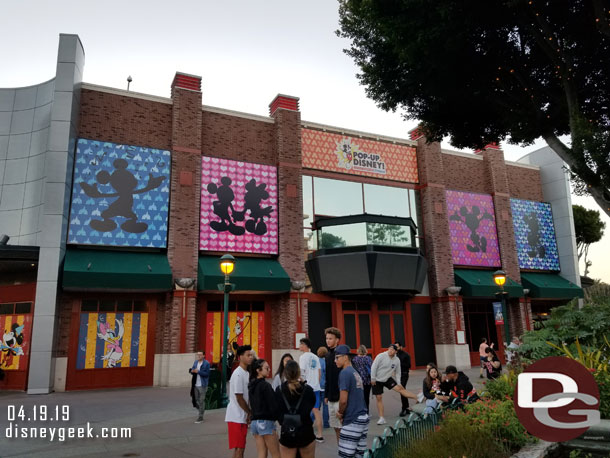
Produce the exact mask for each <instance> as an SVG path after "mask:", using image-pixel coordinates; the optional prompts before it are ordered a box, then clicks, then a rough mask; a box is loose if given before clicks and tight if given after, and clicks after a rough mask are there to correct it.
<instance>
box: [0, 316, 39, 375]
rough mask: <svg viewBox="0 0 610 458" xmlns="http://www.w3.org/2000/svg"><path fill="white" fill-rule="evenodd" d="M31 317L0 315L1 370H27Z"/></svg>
mask: <svg viewBox="0 0 610 458" xmlns="http://www.w3.org/2000/svg"><path fill="white" fill-rule="evenodd" d="M31 329H32V317H31V315H0V331H2V341H0V369H2V370H19V369H21V370H27V356H28V355H29V351H28V344H29V342H30V337H29V336H30V332H31Z"/></svg>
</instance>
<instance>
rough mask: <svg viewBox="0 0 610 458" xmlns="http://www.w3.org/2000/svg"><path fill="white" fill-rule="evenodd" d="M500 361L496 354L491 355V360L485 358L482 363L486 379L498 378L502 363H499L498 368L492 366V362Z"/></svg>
mask: <svg viewBox="0 0 610 458" xmlns="http://www.w3.org/2000/svg"><path fill="white" fill-rule="evenodd" d="M496 361H497V362H500V360H499V359H498V357H497V356H495V355H494V356H492V358H491V361H489V359H486V360H485V362H484V363H483V364H485V370H486V371H487V378H488V379H495V378H498V377H499V376H500V374H501V373H502V364H500V366H499V367H498V368H495V367H493V364H492V363H493V362H496Z"/></svg>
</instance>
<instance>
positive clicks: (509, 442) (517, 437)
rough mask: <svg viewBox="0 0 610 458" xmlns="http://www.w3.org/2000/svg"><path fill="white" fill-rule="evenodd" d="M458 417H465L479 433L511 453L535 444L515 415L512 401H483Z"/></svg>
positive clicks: (457, 414) (466, 409)
mask: <svg viewBox="0 0 610 458" xmlns="http://www.w3.org/2000/svg"><path fill="white" fill-rule="evenodd" d="M455 415H456V416H458V417H459V416H464V417H466V418H467V419H468V421H469V422H470V423H471V424H472V425H473V426H474V427H475V428H477V429H478V430H479V431H481V432H484V433H486V434H489V435H490V436H491V437H493V438H495V440H496V441H497V442H498V443H499V444H502V445H504V446H505V447H506V448H507V449H508V450H510V451H516V450H518V449H520V448H521V447H523V446H524V445H525V444H527V443H530V442H535V441H536V439H535V438H534V437H533V436H530V435H529V434H528V433H527V431H526V430H525V428H524V427H523V425H522V424H521V422H520V421H519V419H518V418H517V414H516V413H515V407H514V404H513V401H512V399H510V397H507V398H506V399H504V400H494V399H483V400H481V401H479V402H475V403H473V404H469V405H467V406H466V407H465V410H464V411H463V412H457V413H456V414H455Z"/></svg>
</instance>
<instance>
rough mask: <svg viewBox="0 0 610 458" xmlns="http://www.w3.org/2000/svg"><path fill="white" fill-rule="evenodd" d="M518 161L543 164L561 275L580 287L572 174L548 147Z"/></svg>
mask: <svg viewBox="0 0 610 458" xmlns="http://www.w3.org/2000/svg"><path fill="white" fill-rule="evenodd" d="M518 162H520V163H522V164H531V165H537V166H539V167H540V178H541V182H542V194H543V196H544V200H545V201H546V202H549V203H550V204H551V209H552V211H553V222H554V224H555V233H556V236H557V250H558V252H559V265H560V268H561V273H560V275H561V276H562V277H563V278H565V279H566V280H569V281H571V282H572V283H574V284H576V285H578V286H581V285H580V272H579V269H578V254H577V251H576V233H575V231H574V216H573V213H572V198H571V189H570V182H569V176H568V173H567V171H566V170H565V168H564V166H565V163H564V162H563V161H562V160H561V159H560V158H559V156H557V154H556V153H555V152H554V151H553V150H552V149H551V148H550V147H548V146H547V147H545V148H542V149H539V150H536V151H534V152H532V153H529V154H528V155H526V156H523V157H522V158H521V159H519V160H518Z"/></svg>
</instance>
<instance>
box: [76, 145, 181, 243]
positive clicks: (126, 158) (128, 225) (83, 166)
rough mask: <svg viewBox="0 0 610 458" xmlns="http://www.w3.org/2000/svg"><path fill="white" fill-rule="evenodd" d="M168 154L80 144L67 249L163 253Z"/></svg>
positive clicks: (166, 208) (166, 204)
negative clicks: (105, 247) (145, 249)
mask: <svg viewBox="0 0 610 458" xmlns="http://www.w3.org/2000/svg"><path fill="white" fill-rule="evenodd" d="M170 165H171V157H170V152H169V151H167V150H159V149H154V148H145V147H142V146H132V145H119V144H117V143H111V142H100V141H95V140H87V139H84V138H81V139H79V140H78V143H77V149H76V164H75V166H74V183H73V188H72V206H71V210H70V228H69V235H68V243H74V244H82V245H112V246H129V247H151V248H165V247H166V246H167V215H168V209H169V188H170V181H169V177H170Z"/></svg>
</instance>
